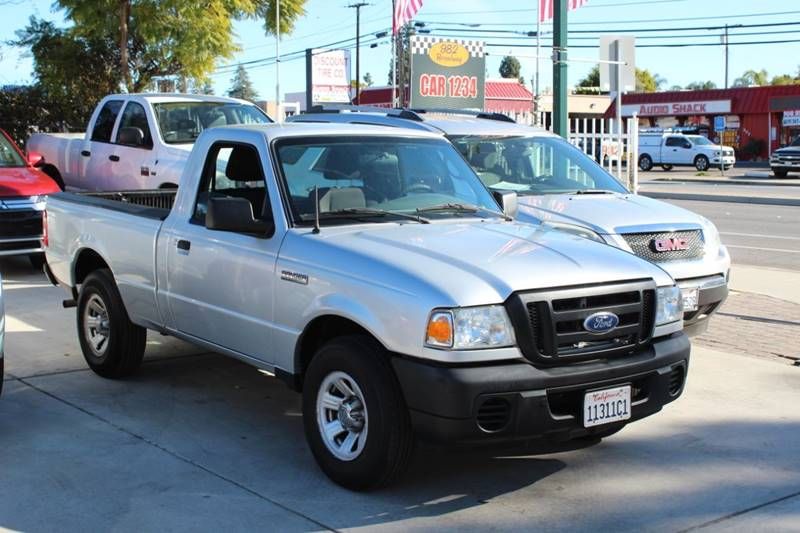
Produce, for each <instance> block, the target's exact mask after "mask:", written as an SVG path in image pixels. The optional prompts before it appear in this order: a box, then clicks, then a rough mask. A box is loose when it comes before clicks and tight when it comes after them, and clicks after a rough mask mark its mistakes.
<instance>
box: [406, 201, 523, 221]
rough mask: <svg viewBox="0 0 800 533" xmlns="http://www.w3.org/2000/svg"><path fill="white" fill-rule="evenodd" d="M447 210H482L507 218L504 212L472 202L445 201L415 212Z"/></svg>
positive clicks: (459, 211) (469, 211)
mask: <svg viewBox="0 0 800 533" xmlns="http://www.w3.org/2000/svg"><path fill="white" fill-rule="evenodd" d="M447 211H449V212H453V213H477V212H478V211H482V212H484V213H490V214H492V215H496V216H500V217H503V218H508V217H506V216H505V215H504V214H502V213H499V212H497V211H492V210H491V209H487V208H485V207H480V206H477V205H472V204H459V203H447V204H438V205H431V206H428V207H418V208H417V213H442V212H447Z"/></svg>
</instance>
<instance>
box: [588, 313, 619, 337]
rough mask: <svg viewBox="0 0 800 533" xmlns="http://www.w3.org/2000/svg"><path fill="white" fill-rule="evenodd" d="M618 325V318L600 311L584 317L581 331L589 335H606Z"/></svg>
mask: <svg viewBox="0 0 800 533" xmlns="http://www.w3.org/2000/svg"><path fill="white" fill-rule="evenodd" d="M618 324H619V317H618V316H617V315H615V314H614V313H609V312H608V311H601V312H599V313H594V314H592V315H589V316H587V317H586V320H584V321H583V329H585V330H586V331H588V332H589V333H606V332H608V331H611V330H612V329H614V328H615V327H617V325H618Z"/></svg>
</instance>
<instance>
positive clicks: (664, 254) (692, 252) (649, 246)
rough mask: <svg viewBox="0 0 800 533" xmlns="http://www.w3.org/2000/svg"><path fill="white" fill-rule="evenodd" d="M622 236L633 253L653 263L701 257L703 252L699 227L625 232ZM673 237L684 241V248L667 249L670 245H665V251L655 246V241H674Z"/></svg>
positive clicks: (702, 241) (703, 245)
mask: <svg viewBox="0 0 800 533" xmlns="http://www.w3.org/2000/svg"><path fill="white" fill-rule="evenodd" d="M622 237H623V238H624V239H625V242H627V243H628V246H630V247H631V250H633V253H635V254H636V255H638V256H639V257H641V258H642V259H647V260H648V261H652V262H654V263H660V262H662V261H679V260H682V259H695V258H698V257H702V256H703V254H704V253H705V241H704V240H703V232H702V231H701V230H699V229H695V230H688V231H670V232H662V233H625V234H623V235H622ZM675 239H678V240H680V241H682V242H685V244H686V248H685V249H684V250H678V249H669V248H670V247H669V246H668V245H667V246H666V248H667V250H666V251H659V249H658V248H657V246H656V243H657V241H662V243H665V242H667V241H672V242H675Z"/></svg>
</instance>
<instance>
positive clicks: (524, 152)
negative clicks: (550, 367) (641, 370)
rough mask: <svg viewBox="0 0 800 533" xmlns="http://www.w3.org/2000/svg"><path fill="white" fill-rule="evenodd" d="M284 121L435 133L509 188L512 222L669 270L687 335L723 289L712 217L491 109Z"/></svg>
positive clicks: (724, 265) (355, 111) (357, 112)
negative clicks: (640, 189) (649, 192)
mask: <svg viewBox="0 0 800 533" xmlns="http://www.w3.org/2000/svg"><path fill="white" fill-rule="evenodd" d="M290 120H291V121H294V122H332V123H348V122H351V123H359V124H375V125H382V126H393V127H404V128H411V129H417V130H424V131H431V132H438V133H440V134H444V135H445V136H446V137H447V138H448V139H449V140H450V142H452V143H453V144H454V145H455V146H456V148H458V150H459V151H460V152H461V154H462V155H463V156H464V158H465V159H466V160H467V162H468V163H469V164H470V165H471V166H472V168H473V169H474V170H475V171H476V172H477V174H478V176H479V177H480V178H481V180H482V181H483V183H484V184H486V186H487V187H489V188H490V189H491V190H493V191H514V192H516V193H517V194H518V195H519V214H518V216H517V218H518V219H519V220H521V221H524V222H530V223H541V224H545V225H548V226H550V227H553V228H557V229H559V230H562V231H566V232H569V233H574V234H577V235H581V236H583V237H586V238H588V239H591V240H594V241H597V242H602V243H606V244H610V245H612V246H615V247H617V248H620V249H622V250H625V251H627V252H632V253H634V254H636V255H638V256H639V257H641V258H643V259H647V260H648V261H651V262H653V263H655V264H657V265H658V266H660V267H661V268H663V269H664V270H666V271H667V272H669V273H670V275H671V276H672V277H673V278H674V279H675V280H676V281H677V282H678V285H679V286H680V287H681V290H682V292H683V305H684V317H683V318H684V324H685V331H686V333H687V334H689V335H690V336H691V335H697V334H699V333H702V332H703V331H705V330H706V328H707V327H708V319H709V317H710V316H711V314H712V313H714V312H715V311H716V310H717V309H718V308H719V306H720V305H721V304H722V302H723V301H724V300H725V298H726V297H727V295H728V276H729V270H730V256H729V255H728V250H727V248H725V246H724V245H723V244H722V243H721V242H720V237H719V232H718V231H717V228H716V227H714V224H712V223H711V222H710V221H709V220H708V219H706V218H704V217H702V216H700V215H698V214H696V213H692V212H691V211H687V210H686V209H682V208H680V207H676V206H674V205H672V204H669V203H666V202H661V201H659V200H653V199H651V198H647V197H645V196H640V195H637V194H634V193H632V192H630V191H629V190H627V189H626V187H625V186H624V185H622V184H621V183H620V182H619V181H617V180H616V179H615V178H614V177H613V176H611V175H610V174H609V173H607V172H606V171H605V170H604V169H603V168H602V167H601V166H600V165H598V164H596V163H595V162H594V161H592V160H591V159H590V158H589V157H587V156H586V155H585V154H584V153H583V152H581V151H580V150H578V149H577V148H575V147H574V146H572V145H571V144H570V143H569V142H567V141H565V140H564V139H563V138H562V137H559V136H557V135H553V134H552V133H549V132H547V131H545V130H543V129H539V128H533V127H530V126H524V125H521V124H517V123H515V122H514V121H513V120H512V119H510V118H509V117H507V116H505V115H501V114H497V113H471V112H463V111H452V110H438V111H428V112H425V111H423V110H408V109H388V110H387V109H381V108H368V107H353V106H351V107H347V106H341V107H326V108H322V107H320V108H316V109H314V110H312V112H310V113H306V114H302V115H296V116H294V117H291V118H290Z"/></svg>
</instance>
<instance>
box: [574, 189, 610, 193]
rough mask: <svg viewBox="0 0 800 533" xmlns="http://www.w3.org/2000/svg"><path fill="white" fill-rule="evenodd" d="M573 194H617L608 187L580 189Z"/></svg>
mask: <svg viewBox="0 0 800 533" xmlns="http://www.w3.org/2000/svg"><path fill="white" fill-rule="evenodd" d="M571 194H616V193H615V192H614V191H609V190H607V189H579V190H577V191H574V192H572V193H571Z"/></svg>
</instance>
